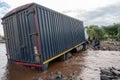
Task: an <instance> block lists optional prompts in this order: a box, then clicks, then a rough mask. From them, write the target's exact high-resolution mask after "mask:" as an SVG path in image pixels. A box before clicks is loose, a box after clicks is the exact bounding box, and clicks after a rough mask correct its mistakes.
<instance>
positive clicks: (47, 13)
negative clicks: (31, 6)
mask: <svg viewBox="0 0 120 80" xmlns="http://www.w3.org/2000/svg"><path fill="white" fill-rule="evenodd" d="M36 12H37V16H38V17H37V19H38V25H39V31H40V39H41V50H42V52H41V53H42V55H43V60H42V61H45V60H48V59H50V58H52V57H54V56H56V55H58V54H60V53H62V52H64V51H65V50H67V49H70V48H72V47H74V46H76V45H78V44H80V43H81V42H83V41H84V40H85V39H84V28H83V22H80V21H78V20H75V19H73V18H70V17H67V16H65V15H61V14H60V13H57V12H53V11H51V10H49V9H47V8H44V7H39V6H37V11H36Z"/></svg>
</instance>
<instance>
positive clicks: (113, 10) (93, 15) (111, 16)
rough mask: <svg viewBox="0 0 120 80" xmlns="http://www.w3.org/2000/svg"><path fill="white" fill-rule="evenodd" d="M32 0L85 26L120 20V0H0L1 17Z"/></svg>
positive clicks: (0, 28)
mask: <svg viewBox="0 0 120 80" xmlns="http://www.w3.org/2000/svg"><path fill="white" fill-rule="evenodd" d="M31 2H35V3H38V4H41V5H43V6H46V7H48V8H50V9H53V10H55V11H58V12H61V13H63V14H66V15H69V16H72V17H74V18H77V19H79V20H82V21H83V22H84V25H85V26H86V25H93V24H95V25H99V26H101V25H110V24H113V23H118V22H120V0H0V18H1V17H2V16H3V15H5V13H7V12H8V11H10V10H11V9H13V8H15V7H18V6H20V5H23V4H26V3H31ZM0 22H1V21H0ZM0 34H3V31H2V25H0Z"/></svg>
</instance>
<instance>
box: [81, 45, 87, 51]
mask: <svg viewBox="0 0 120 80" xmlns="http://www.w3.org/2000/svg"><path fill="white" fill-rule="evenodd" d="M86 49H87V44H86V43H84V44H83V49H82V50H83V51H84V50H86Z"/></svg>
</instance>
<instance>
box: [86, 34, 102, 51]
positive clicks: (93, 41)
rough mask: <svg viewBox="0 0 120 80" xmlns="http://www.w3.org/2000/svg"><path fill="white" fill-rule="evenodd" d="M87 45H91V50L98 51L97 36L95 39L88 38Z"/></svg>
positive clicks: (98, 42)
mask: <svg viewBox="0 0 120 80" xmlns="http://www.w3.org/2000/svg"><path fill="white" fill-rule="evenodd" d="M88 43H89V44H90V45H93V48H94V49H99V48H100V40H99V37H98V36H95V37H92V36H91V37H89V38H88Z"/></svg>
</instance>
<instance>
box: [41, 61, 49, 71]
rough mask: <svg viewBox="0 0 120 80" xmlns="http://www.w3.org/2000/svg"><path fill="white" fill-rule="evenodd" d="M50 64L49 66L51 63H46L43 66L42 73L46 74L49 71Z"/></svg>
mask: <svg viewBox="0 0 120 80" xmlns="http://www.w3.org/2000/svg"><path fill="white" fill-rule="evenodd" d="M48 64H49V63H46V64H43V65H42V69H41V71H42V72H46V71H47V68H48Z"/></svg>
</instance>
